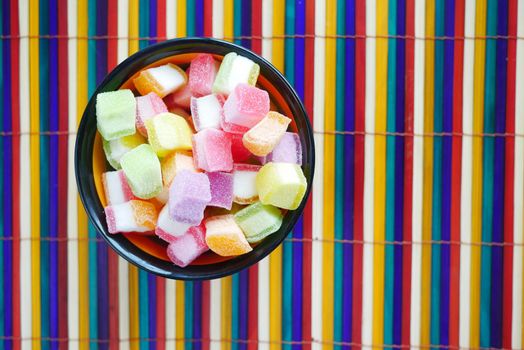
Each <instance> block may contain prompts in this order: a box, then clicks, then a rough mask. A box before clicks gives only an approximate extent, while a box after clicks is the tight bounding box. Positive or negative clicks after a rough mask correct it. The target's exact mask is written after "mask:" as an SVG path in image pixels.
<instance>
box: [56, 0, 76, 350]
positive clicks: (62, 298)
mask: <svg viewBox="0 0 524 350" xmlns="http://www.w3.org/2000/svg"><path fill="white" fill-rule="evenodd" d="M58 17H59V18H61V20H60V21H58V35H63V36H67V20H68V18H67V0H59V1H58ZM67 45H68V42H67V40H58V129H59V130H60V131H62V132H64V134H63V135H60V136H58V178H59V179H60V180H59V181H60V183H61V184H64V185H63V186H58V212H59V213H61V215H59V216H58V233H57V236H58V237H59V238H61V239H62V240H61V241H59V242H58V337H59V338H60V339H67V337H68V327H67V323H68V322H67V320H68V314H67V241H66V240H65V238H67V209H68V206H67V186H66V185H65V184H67V181H68V180H69V181H73V179H68V173H67V165H68V160H67V156H68V135H67V134H65V132H67V130H68V128H69V101H68V98H69V95H68V94H69V91H68V74H69V67H68V57H67V55H68V52H67ZM58 346H59V349H60V350H64V349H66V348H67V341H60V342H59V343H58Z"/></svg>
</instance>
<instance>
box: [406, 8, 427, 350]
mask: <svg viewBox="0 0 524 350" xmlns="http://www.w3.org/2000/svg"><path fill="white" fill-rule="evenodd" d="M425 12H426V5H425V1H421V0H418V1H417V2H416V3H415V36H416V37H423V36H424V35H425V25H426V24H425V21H424V20H425ZM425 45H426V43H425V41H424V40H416V41H415V48H414V56H415V57H414V71H415V76H414V89H413V93H414V95H413V104H414V105H413V131H414V132H415V134H421V133H423V132H424V56H425V55H424V53H425V52H424V50H425ZM423 160H424V138H423V137H422V136H416V137H414V138H413V213H412V215H413V217H412V225H413V227H412V230H413V231H412V240H413V241H414V242H420V241H422V192H423V190H422V177H423V173H424V167H423ZM411 249H412V251H411V261H412V263H411V310H410V315H411V316H410V318H411V322H410V335H411V339H410V342H411V346H413V347H416V346H418V345H420V286H421V262H422V246H421V245H420V244H413V245H412V248H411Z"/></svg>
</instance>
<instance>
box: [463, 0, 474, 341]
mask: <svg viewBox="0 0 524 350" xmlns="http://www.w3.org/2000/svg"><path fill="white" fill-rule="evenodd" d="M464 35H465V36H466V37H472V36H474V35H475V0H466V4H465V19H464ZM474 51H475V42H474V41H473V40H471V39H466V40H465V41H464V73H463V74H464V80H463V89H462V91H463V106H462V131H463V132H464V133H465V134H471V133H472V132H473V67H474V56H475V52H474ZM472 156H473V139H472V137H471V136H463V137H462V170H461V171H462V179H461V180H462V181H461V194H460V218H461V219H460V232H461V233H460V240H461V241H462V242H465V243H468V242H471V196H472V186H471V177H472V176H473V175H472V174H473V170H472V166H473V158H472ZM470 292H471V246H470V245H468V244H461V246H460V313H459V320H460V321H459V345H460V346H461V347H466V348H467V347H469V339H470V294H471V293H470Z"/></svg>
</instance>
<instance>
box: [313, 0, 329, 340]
mask: <svg viewBox="0 0 524 350" xmlns="http://www.w3.org/2000/svg"><path fill="white" fill-rule="evenodd" d="M325 18H326V4H325V2H324V1H316V2H315V34H316V35H317V37H316V38H315V69H314V81H315V92H314V97H313V125H314V127H315V130H317V131H319V132H323V131H324V99H325V96H324V85H325V80H326V79H325V73H326V72H325V62H326V57H325V56H326V39H324V36H325V35H326V27H325ZM314 138H315V158H316V163H317V167H316V169H315V177H314V179H313V193H312V196H313V232H312V237H313V239H314V240H315V239H318V240H322V236H323V235H322V230H323V216H324V215H323V208H324V202H323V198H324V168H323V164H324V135H323V134H321V133H315V135H314ZM322 248H323V247H322V243H317V244H313V245H312V251H311V254H312V255H311V260H312V263H311V337H312V339H313V340H314V341H317V342H313V344H311V349H312V350H320V349H321V348H322V345H321V344H320V343H319V342H318V341H319V340H321V339H322V318H323V317H322V288H321V287H320V286H322V253H323V249H322Z"/></svg>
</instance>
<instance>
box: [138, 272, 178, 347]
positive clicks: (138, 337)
mask: <svg viewBox="0 0 524 350" xmlns="http://www.w3.org/2000/svg"><path fill="white" fill-rule="evenodd" d="M138 303H139V301H138V268H136V267H135V266H133V265H131V264H130V265H129V338H130V339H132V340H131V341H130V342H129V348H130V349H131V350H139V349H140V341H139V340H138V338H139V337H140V331H139V316H138ZM177 310H178V309H177Z"/></svg>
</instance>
